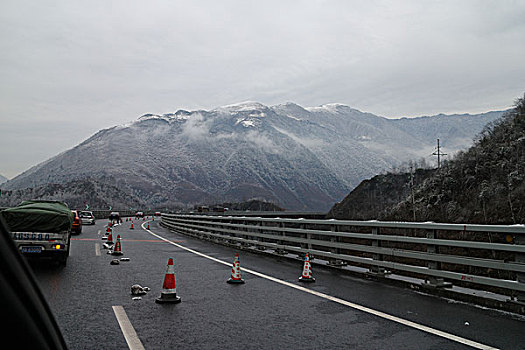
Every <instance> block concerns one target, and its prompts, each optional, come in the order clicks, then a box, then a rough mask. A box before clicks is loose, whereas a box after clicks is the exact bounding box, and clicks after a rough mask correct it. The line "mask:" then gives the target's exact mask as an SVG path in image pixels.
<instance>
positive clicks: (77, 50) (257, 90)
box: [0, 0, 525, 178]
mask: <svg viewBox="0 0 525 350" xmlns="http://www.w3.org/2000/svg"><path fill="white" fill-rule="evenodd" d="M524 38H525V1H456V0H454V1H419V0H417V1H285V0H279V1H270V0H264V1H249V0H239V1H216V0H214V1H190V0H188V1H174V0H166V1H152V0H148V1H131V0H123V1H108V0H89V1H69V0H64V1H23V0H1V1H0V118H1V127H0V158H1V161H0V174H3V175H5V176H7V177H9V178H12V177H14V176H16V175H17V174H19V173H21V172H23V171H24V170H27V169H28V168H29V167H31V166H33V165H36V164H37V163H40V162H42V161H44V160H46V159H48V158H50V157H52V156H54V155H56V154H58V153H60V152H63V151H65V150H67V149H69V148H71V147H74V146H75V145H77V144H78V143H80V142H81V141H83V140H85V139H86V138H88V137H89V136H91V135H92V134H94V133H95V132H97V131H98V130H100V129H102V128H107V127H110V126H114V125H117V124H123V123H125V122H128V121H130V120H134V119H136V118H138V117H139V116H140V115H142V114H145V113H158V114H161V113H168V112H173V111H176V110H178V109H189V110H191V109H198V108H203V109H212V108H215V107H218V106H222V105H227V104H232V103H236V102H241V101H246V100H251V101H258V102H261V103H263V104H266V105H275V104H279V103H284V102H288V101H290V102H295V103H298V104H300V105H302V106H305V107H306V106H317V105H320V104H324V103H333V102H338V103H344V104H347V105H350V106H352V107H353V108H356V109H359V110H362V111H367V112H372V113H374V114H377V115H381V116H385V117H389V118H391V117H401V116H419V115H433V114H437V113H455V112H462V113H463V112H470V113H477V112H484V111H489V110H501V109H505V108H508V107H509V106H511V105H512V104H513V102H514V100H515V99H516V98H518V97H520V96H523V92H524V91H525V44H524V42H525V41H524V40H525V39H524Z"/></svg>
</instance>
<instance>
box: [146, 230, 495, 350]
mask: <svg viewBox="0 0 525 350" xmlns="http://www.w3.org/2000/svg"><path fill="white" fill-rule="evenodd" d="M142 228H143V229H144V230H145V231H147V232H149V233H150V234H152V235H153V236H155V237H157V238H159V239H161V240H163V241H165V242H167V243H170V244H172V245H174V246H176V247H178V248H181V249H184V250H186V251H188V252H190V253H193V254H196V255H199V256H202V257H203V258H206V259H209V260H212V261H215V262H217V263H219V264H223V265H226V266H230V265H231V262H226V261H222V260H219V259H217V258H214V257H212V256H208V255H206V254H203V253H201V252H198V251H196V250H193V249H190V248H187V247H184V246H182V245H180V244H178V243H175V242H172V241H170V240H169V239H167V238H164V237H162V236H159V235H158V234H156V233H154V232H152V231H151V230H147V229H146V228H145V226H144V224H142ZM241 270H242V271H245V272H247V273H250V274H252V275H255V276H258V277H261V278H265V279H267V280H270V281H273V282H275V283H279V284H282V285H285V286H287V287H290V288H294V289H297V290H300V291H302V292H305V293H309V294H312V295H316V296H318V297H320V298H324V299H326V300H330V301H333V302H336V303H338V304H341V305H345V306H348V307H351V308H353V309H356V310H360V311H363V312H366V313H369V314H372V315H375V316H378V317H381V318H384V319H387V320H390V321H393V322H397V323H400V324H402V325H405V326H408V327H412V328H415V329H418V330H420V331H423V332H427V333H430V334H434V335H437V336H440V337H443V338H446V339H449V340H452V341H455V342H458V343H461V344H465V345H468V346H471V347H473V348H477V349H483V350H496V349H498V348H495V347H492V346H489V345H485V344H481V343H478V342H475V341H473V340H470V339H466V338H462V337H460V336H457V335H454V334H451V333H447V332H444V331H440V330H439V329H435V328H432V327H428V326H425V325H422V324H419V323H416V322H412V321H409V320H405V319H404V318H401V317H397V316H393V315H389V314H387V313H384V312H381V311H377V310H374V309H371V308H368V307H366V306H362V305H359V304H355V303H352V302H350V301H346V300H343V299H340V298H337V297H334V296H331V295H328V294H324V293H321V292H317V291H315V290H311V289H307V288H304V287H302V286H299V285H296V284H293V283H290V282H287V281H283V280H280V279H278V278H275V277H272V276H268V275H265V274H263V273H260V272H257V271H254V270H250V269H247V268H244V267H242V268H241Z"/></svg>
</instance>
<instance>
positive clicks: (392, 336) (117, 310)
mask: <svg viewBox="0 0 525 350" xmlns="http://www.w3.org/2000/svg"><path fill="white" fill-rule="evenodd" d="M159 221H160V219H156V220H155V221H149V225H150V229H149V230H147V229H146V228H145V226H146V223H147V222H148V221H142V220H140V221H137V220H135V222H134V229H133V230H130V228H129V227H130V223H129V222H126V221H124V222H123V224H122V225H119V226H116V227H115V229H114V233H113V234H114V237H115V238H116V235H120V236H121V244H122V251H123V253H124V255H123V257H126V258H129V261H122V262H120V264H119V265H111V264H110V261H111V260H112V259H114V258H116V257H114V256H112V255H108V254H106V250H105V249H103V247H102V244H103V242H104V241H103V240H101V236H102V234H103V232H104V230H105V228H104V225H105V224H106V221H105V220H99V221H98V222H97V224H96V225H94V226H84V227H83V232H82V234H80V235H77V236H73V242H72V247H71V253H70V257H69V260H68V265H67V266H66V267H64V268H61V267H56V266H54V265H52V264H46V263H38V262H36V261H34V262H31V266H32V267H33V271H34V272H35V275H36V277H37V280H38V281H39V284H40V286H41V288H42V291H43V293H44V295H45V297H46V299H47V301H48V303H49V304H50V306H51V309H52V310H53V312H54V315H55V317H56V319H57V322H58V324H59V326H60V328H61V330H62V333H63V334H64V337H65V339H66V342H67V344H68V346H69V348H70V349H126V348H128V347H130V348H134V349H141V348H145V349H168V348H179V349H224V348H234V347H238V348H241V349H275V348H291V349H296V348H302V349H469V348H470V349H471V348H486V349H490V348H502V349H524V348H525V345H524V344H525V332H524V330H525V318H523V317H522V316H518V315H514V314H510V313H504V312H500V311H495V310H490V309H484V308H480V307H476V306H473V305H469V304H464V303H458V302H452V301H450V300H444V299H440V298H438V297H435V296H430V295H426V294H422V293H419V292H415V291H413V290H409V289H403V288H399V287H395V286H388V285H384V284H381V283H380V282H376V281H370V280H364V279H359V278H355V277H351V276H347V275H342V274H339V273H338V272H337V271H333V270H328V269H326V270H325V269H321V268H316V267H315V266H314V271H313V274H314V277H315V278H316V283H313V284H308V285H304V284H301V283H300V282H298V281H297V278H298V277H299V276H300V275H301V272H302V262H301V261H299V260H298V261H297V262H294V261H289V260H284V259H283V260H281V259H278V258H272V257H268V256H263V255H259V254H255V253H247V252H240V261H241V268H242V270H243V272H242V275H243V278H244V279H245V281H246V283H245V284H242V285H231V284H228V283H226V280H227V279H228V278H229V277H230V273H231V265H232V263H233V258H234V255H235V252H236V251H235V249H233V248H229V247H224V246H220V245H216V244H212V243H210V242H204V241H199V240H197V239H194V238H190V237H187V236H184V235H181V234H177V233H173V232H171V231H169V230H167V229H166V228H163V227H161V226H160V225H159ZM170 257H171V258H173V259H174V262H175V272H176V277H177V295H178V296H180V297H181V298H182V302H181V303H180V304H157V303H155V299H156V298H158V297H159V296H160V293H161V290H162V282H163V279H164V275H165V272H166V264H167V260H168V258H170ZM133 284H140V285H142V286H147V287H150V288H151V290H150V291H149V293H148V294H146V295H144V296H142V298H141V299H140V300H133V296H132V295H131V293H130V288H131V286H132V285H133Z"/></svg>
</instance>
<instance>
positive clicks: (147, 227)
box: [146, 222, 149, 230]
mask: <svg viewBox="0 0 525 350" xmlns="http://www.w3.org/2000/svg"><path fill="white" fill-rule="evenodd" d="M146 229H147V230H149V222H148V226H146Z"/></svg>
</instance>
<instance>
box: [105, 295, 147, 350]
mask: <svg viewBox="0 0 525 350" xmlns="http://www.w3.org/2000/svg"><path fill="white" fill-rule="evenodd" d="M112 308H113V312H114V313H115V317H116V318H117V321H118V324H119V326H120V329H121V330H122V334H123V335H124V339H126V343H128V347H129V348H130V350H144V346H143V345H142V343H141V341H140V339H139V337H138V336H137V332H135V329H134V328H133V325H132V324H131V322H130V320H129V318H128V315H127V314H126V311H124V308H123V307H122V306H120V305H114V306H112Z"/></svg>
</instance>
